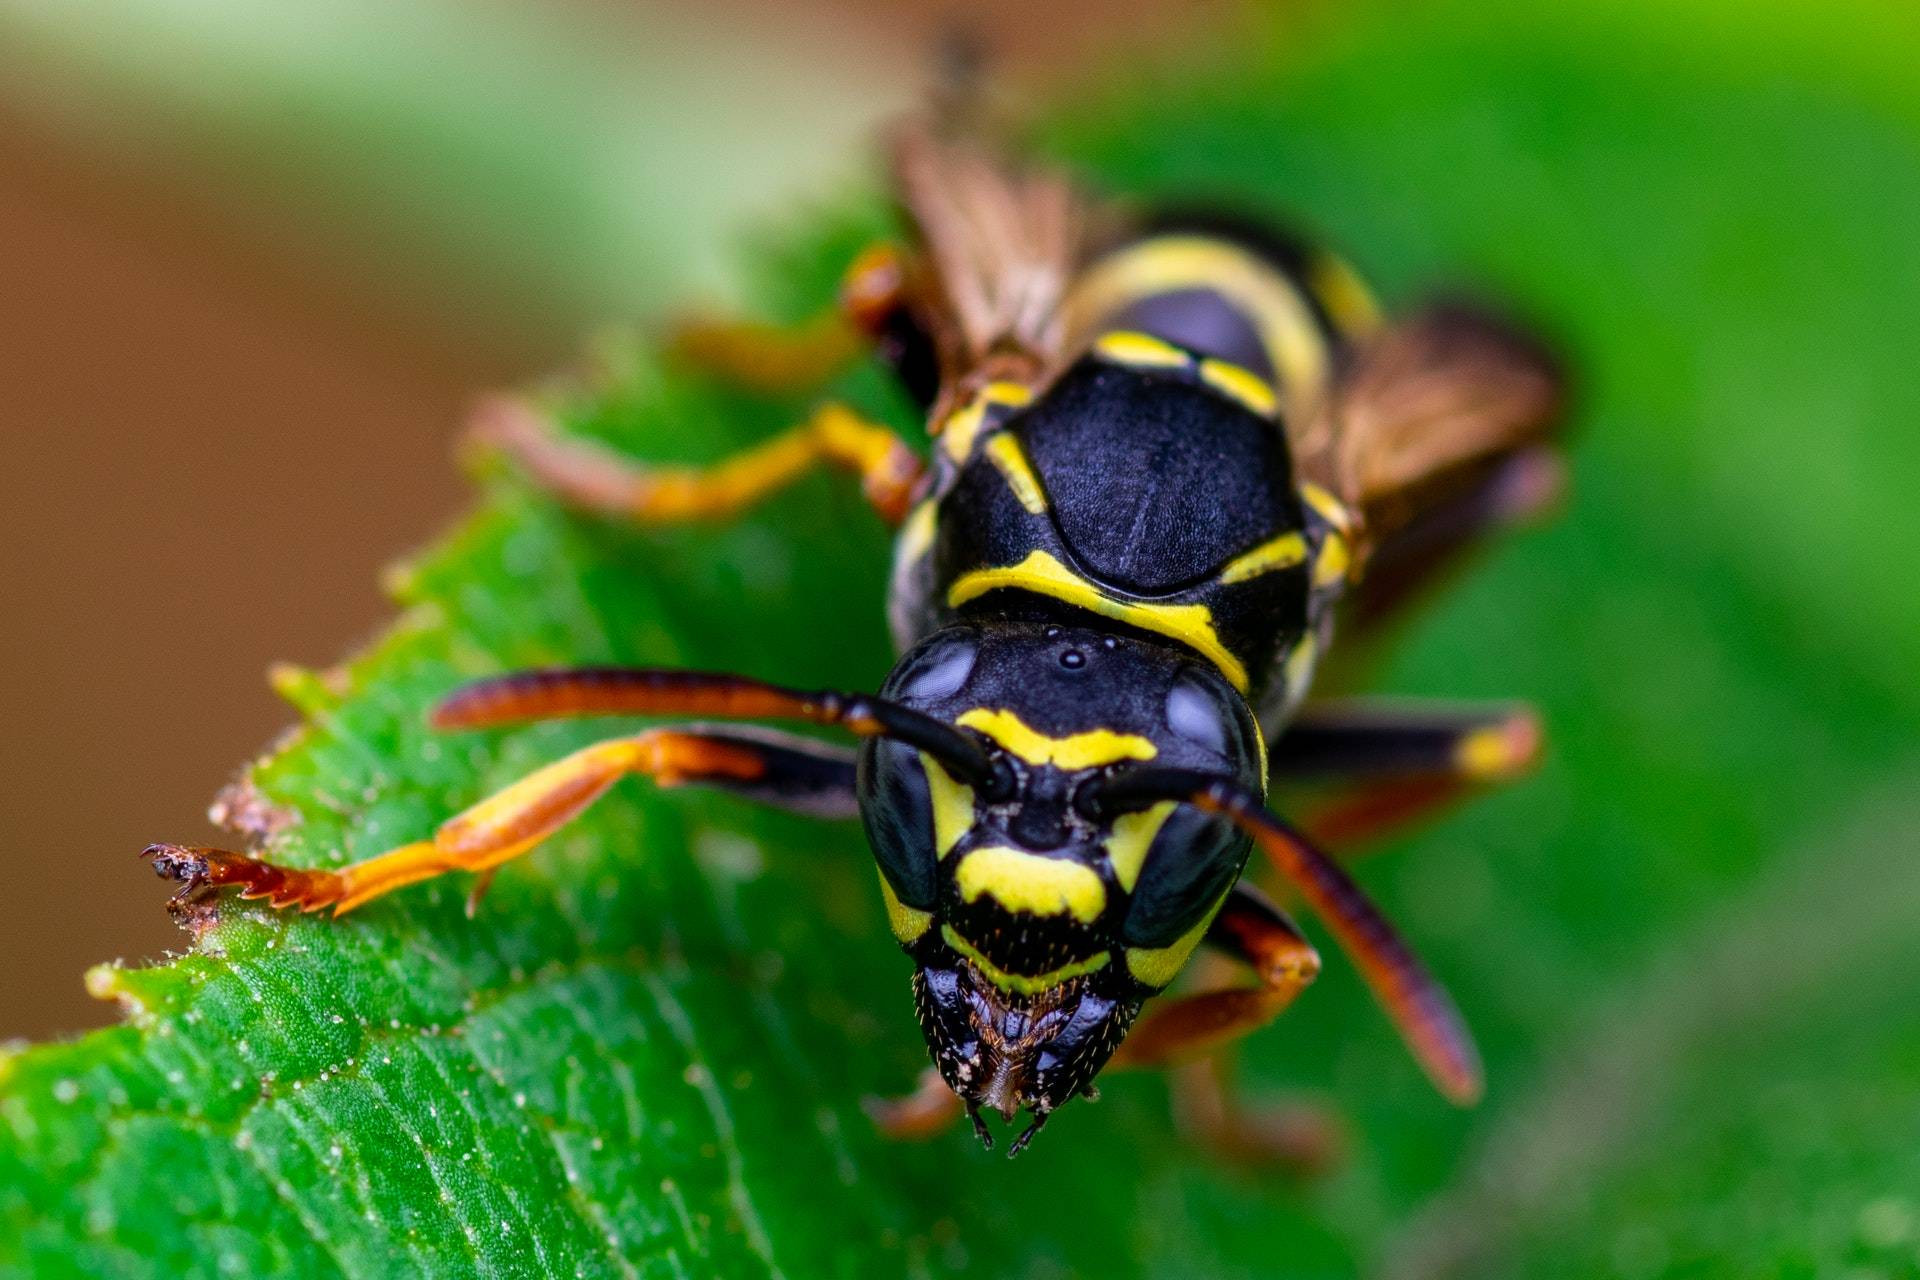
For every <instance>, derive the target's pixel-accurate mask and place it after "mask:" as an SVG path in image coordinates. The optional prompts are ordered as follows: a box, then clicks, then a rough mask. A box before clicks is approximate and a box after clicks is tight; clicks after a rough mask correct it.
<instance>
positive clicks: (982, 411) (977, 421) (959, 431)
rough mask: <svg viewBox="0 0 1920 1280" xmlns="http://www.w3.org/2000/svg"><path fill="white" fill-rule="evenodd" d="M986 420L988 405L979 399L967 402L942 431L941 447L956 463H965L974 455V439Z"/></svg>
mask: <svg viewBox="0 0 1920 1280" xmlns="http://www.w3.org/2000/svg"><path fill="white" fill-rule="evenodd" d="M986 420H987V406H986V404H985V403H984V402H983V401H981V400H979V399H977V398H976V399H973V400H969V401H967V403H965V404H963V405H961V406H960V407H959V408H958V409H955V410H954V411H953V413H952V415H951V416H949V417H948V418H947V423H946V426H944V427H942V428H941V429H940V447H941V448H943V449H945V450H946V451H947V456H948V457H949V458H952V459H953V460H954V461H955V462H965V461H966V460H967V458H968V456H969V455H970V454H972V453H973V441H974V437H976V436H978V435H979V434H980V427H981V424H982V423H984V422H985V421H986Z"/></svg>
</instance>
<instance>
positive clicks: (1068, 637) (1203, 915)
mask: <svg viewBox="0 0 1920 1280" xmlns="http://www.w3.org/2000/svg"><path fill="white" fill-rule="evenodd" d="M883 693H884V695H885V696H886V697H888V698H891V699H893V700H895V701H898V702H900V703H903V704H905V705H906V706H909V707H912V708H913V709H914V710H917V711H921V712H924V713H926V714H928V715H932V716H935V717H938V718H939V719H941V720H944V721H947V722H948V723H951V724H953V725H955V726H957V727H958V728H960V729H961V730H962V731H964V732H968V733H971V734H973V735H976V737H977V740H978V741H979V743H980V745H981V746H982V747H983V748H985V749H986V750H987V752H988V753H989V755H990V756H991V757H992V758H993V760H994V764H995V767H996V770H997V780H996V783H995V785H994V786H993V787H992V788H990V789H984V788H983V789H976V788H975V787H973V786H968V785H966V784H964V783H963V782H961V781H960V780H959V779H957V778H956V777H955V776H954V774H953V773H952V772H951V771H949V770H948V769H947V768H946V767H944V766H943V765H942V764H941V762H940V761H939V760H937V759H934V758H933V757H932V756H930V755H928V754H927V753H925V752H923V751H920V750H918V749H916V748H915V747H913V746H910V745H907V744H904V743H901V742H896V741H891V740H884V739H882V740H875V741H873V742H870V743H869V744H868V745H867V746H866V747H865V748H864V749H863V753H862V756H861V772H860V799H861V812H862V816H863V818H864V819H865V822H866V826H867V834H868V838H869V840H870V841H871V843H872V845H873V849H874V855H875V858H876V860H877V861H878V862H879V865H880V872H881V883H882V887H883V890H884V892H885V894H886V897H887V903H888V910H889V914H890V916H891V919H892V924H893V928H894V932H895V935H896V936H897V937H898V938H899V939H900V942H901V944H902V946H903V947H904V948H905V949H906V950H907V951H908V953H909V954H911V955H912V956H913V957H914V959H915V961H916V962H917V964H918V966H919V967H918V972H917V973H916V975H915V977H914V996H915V1005H916V1008H917V1010H918V1012H919V1015H920V1024H921V1028H922V1030H923V1031H924V1032H925V1033H926V1039H927V1045H928V1048H929V1049H930V1050H931V1052H932V1055H933V1060H934V1062H935V1063H936V1064H937V1065H938V1067H939V1069H940V1072H941V1075H942V1076H943V1077H944V1078H945V1079H946V1081H947V1083H948V1084H949V1085H950V1086H951V1087H952V1088H953V1090H954V1092H956V1093H957V1094H959V1095H960V1097H961V1098H962V1099H963V1100H965V1101H966V1102H967V1104H968V1107H969V1110H970V1111H972V1112H974V1113H975V1115H976V1123H978V1116H977V1113H978V1111H979V1110H981V1109H986V1110H992V1111H998V1112H1000V1113H1001V1115H1002V1116H1004V1117H1006V1118H1009V1119H1010V1118H1011V1117H1012V1116H1013V1114H1014V1113H1015V1112H1016V1111H1018V1110H1019V1109H1021V1108H1023V1107H1024V1108H1026V1109H1027V1110H1029V1111H1031V1112H1032V1113H1033V1115H1034V1117H1035V1127H1036V1128H1037V1127H1038V1123H1039V1122H1040V1121H1043V1120H1044V1119H1045V1118H1046V1117H1047V1116H1048V1115H1049V1114H1050V1113H1051V1112H1052V1111H1053V1110H1055V1109H1056V1108H1057V1107H1059V1106H1060V1105H1061V1104H1062V1103H1063V1102H1065V1101H1066V1100H1067V1099H1068V1098H1071V1097H1072V1096H1073V1095H1074V1094H1076V1093H1081V1092H1087V1091H1089V1086H1090V1085H1091V1082H1092V1080H1093V1077H1094V1076H1095V1074H1097V1073H1098V1071H1099V1070H1100V1068H1101V1067H1102V1066H1104V1065H1105V1063H1106V1061H1107V1059H1108V1058H1109V1057H1110V1056H1111V1055H1112V1053H1113V1051H1114V1050H1115V1049H1116V1048H1118V1046H1119V1044H1120V1042H1121V1040H1122V1039H1123V1038H1124V1037H1125V1036H1126V1033H1127V1030H1128V1028H1129V1027H1130V1026H1131V1025H1132V1023H1133V1019H1134V1016H1135V1015H1136V1014H1137V1013H1138V1012H1139V1009H1140V1005H1141V1002H1142V1001H1143V1000H1144V999H1145V998H1146V997H1147V996H1149V995H1151V994H1152V993H1153V992H1155V991H1157V990H1159V989H1160V988H1162V987H1164V986H1165V985H1166V984H1167V983H1168V982H1169V981H1171V980H1172V978H1173V976H1174V974H1175V972H1177V971H1178V969H1179V967H1180V965H1181V963H1182V962H1184V960H1185V959H1186V955H1187V953H1188V952H1189V951H1191V949H1192V947H1193V945H1194V944H1195V943H1196V942H1197V941H1198V939H1199V936H1200V933H1201V932H1203V931H1204V927H1205V924H1206V921H1207V919H1209V918H1210V916H1211V913H1212V911H1213V909H1214V908H1215V907H1216V906H1217V905H1218V903H1219V902H1220V900H1221V897H1222V896H1223V895H1224V894H1225V893H1226V891H1227V889H1228V888H1230V887H1231V885H1232V883H1233V881H1234V879H1235V878H1236V877H1237V876H1238V875H1239V871H1240V868H1241V866H1242V864H1243V863H1244V861H1245V858H1246V853H1247V848H1248V845H1247V841H1246V839H1245V838H1244V837H1243V836H1241V835H1239V834H1238V833H1237V832H1236V831H1235V830H1234V829H1233V828H1232V827H1231V826H1229V825H1228V824H1226V823H1224V822H1222V821H1220V820H1218V819H1216V818H1213V817H1211V816H1210V815H1207V814H1204V813H1201V812H1199V811H1198V810H1192V809H1188V808H1185V807H1183V806H1176V805H1174V804H1172V803H1168V804H1164V805H1159V806H1156V807H1155V808H1153V809H1151V810H1148V811H1146V812H1143V813H1137V814H1127V815H1123V816H1121V817H1119V818H1103V817H1101V816H1099V815H1097V814H1095V813H1093V812H1090V811H1089V807H1088V806H1086V805H1084V804H1082V803H1080V802H1079V797H1080V796H1081V793H1082V791H1083V789H1085V788H1086V786H1087V784H1088V783H1089V782H1090V781H1092V780H1093V779H1095V778H1098V777H1101V776H1104V775H1106V774H1108V773H1111V772H1113V771H1114V770H1116V769H1125V768H1128V767H1131V766H1133V765H1134V764H1136V763H1139V762H1146V761H1152V762H1153V763H1154V764H1155V765H1158V766H1167V767H1174V768H1187V769H1205V770H1208V771H1210V772H1213V773H1225V774H1227V775H1229V776H1234V777H1240V778H1246V779H1250V780H1251V783H1252V785H1254V786H1258V785H1259V782H1260V769H1261V765H1260V757H1259V751H1260V748H1259V740H1258V737H1257V734H1258V730H1257V728H1256V727H1255V725H1254V722H1253V716H1252V712H1251V711H1250V710H1249V709H1248V707H1247V704H1246V702H1245V700H1244V699H1243V698H1241V697H1240V696H1239V695H1238V694H1236V693H1235V692H1234V691H1233V689H1232V688H1231V687H1230V686H1229V685H1227V683H1226V682H1225V680H1224V679H1222V678H1221V676H1220V675H1219V674H1218V673H1217V672H1215V671H1213V670H1212V668H1210V667H1207V666H1205V665H1204V664H1202V663H1201V662H1200V661H1199V660H1197V659H1196V658H1194V657H1193V656H1192V655H1189V654H1187V653H1186V652H1185V651H1183V650H1178V649H1175V648H1173V647H1171V646H1169V645H1166V644H1165V643H1163V642H1159V641H1155V640H1152V639H1148V638H1134V637H1132V636H1120V635H1115V634H1109V633H1105V632H1102V631H1097V630H1093V629H1089V628H1084V627H1070V626H1066V625H1061V624H1057V623H1050V622H1048V621H1046V620H1044V619H1037V620H1014V619H1005V618H996V619H991V620H988V621H983V622H981V623H980V624H978V625H963V626H954V627H949V628H947V629H946V630H944V631H941V632H939V633H936V634H935V635H933V636H931V637H929V638H928V639H927V640H926V641H924V642H922V643H921V644H920V645H919V646H917V647H916V648H915V649H914V650H913V651H911V652H910V653H908V654H907V656H906V657H905V658H904V659H903V660H902V661H901V663H900V665H899V666H898V667H897V668H896V669H895V671H894V673H893V675H892V676H891V677H890V678H889V679H888V681H887V684H886V686H885V688H884V689H883ZM1031 1132H1032V1131H1031V1130H1029V1133H1028V1134H1027V1135H1023V1137H1022V1140H1021V1141H1022V1143H1024V1141H1025V1138H1026V1137H1027V1136H1030V1134H1031ZM982 1136H983V1138H984V1136H985V1134H984V1130H983V1131H982Z"/></svg>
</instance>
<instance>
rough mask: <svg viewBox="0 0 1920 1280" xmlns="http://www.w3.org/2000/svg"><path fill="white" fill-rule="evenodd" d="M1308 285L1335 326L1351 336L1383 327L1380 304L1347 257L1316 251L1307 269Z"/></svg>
mask: <svg viewBox="0 0 1920 1280" xmlns="http://www.w3.org/2000/svg"><path fill="white" fill-rule="evenodd" d="M1307 287H1308V288H1309V289H1312V290H1313V293H1314V296H1315V297H1316V298H1319V299H1320V305H1321V306H1323V307H1325V308H1326V309H1327V314H1328V315H1329V316H1331V317H1332V319H1333V323H1334V327H1335V328H1337V329H1339V330H1340V332H1341V333H1344V334H1346V335H1347V336H1348V337H1350V338H1364V337H1367V336H1369V335H1371V334H1373V333H1374V332H1376V331H1378V329H1379V328H1380V322H1381V319H1382V317H1381V313H1380V304H1379V303H1378V302H1377V301H1375V299H1374V296H1373V291H1372V290H1371V289H1369V288H1367V286H1366V283H1365V282H1364V281H1362V280H1361V279H1360V277H1359V276H1358V275H1357V274H1355V272H1354V270H1353V268H1352V267H1350V266H1348V265H1347V264H1346V262H1345V261H1344V260H1342V259H1340V258H1337V257H1335V256H1334V255H1333V254H1330V253H1318V254H1315V255H1314V257H1313V265H1312V266H1310V267H1309V268H1308V269H1307Z"/></svg>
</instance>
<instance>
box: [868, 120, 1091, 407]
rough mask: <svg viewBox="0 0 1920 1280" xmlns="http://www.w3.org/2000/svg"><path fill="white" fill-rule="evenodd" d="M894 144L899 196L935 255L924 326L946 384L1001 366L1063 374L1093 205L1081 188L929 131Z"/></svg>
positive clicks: (916, 126)
mask: <svg viewBox="0 0 1920 1280" xmlns="http://www.w3.org/2000/svg"><path fill="white" fill-rule="evenodd" d="M892 141H893V147H892V152H893V170H894V182H895V185H896V189H897V195H898V198H899V200H900V203H901V205H902V207H903V209H904V210H905V212H906V215H907V217H908V219H909V220H910V221H911V222H912V224H913V226H914V229H915V231H916V232H917V233H918V235H919V237H920V240H921V244H922V248H923V252H924V257H925V261H924V263H923V264H921V265H922V267H923V270H924V273H925V275H926V277H927V278H926V279H925V280H924V281H922V282H921V288H922V291H923V292H924V293H925V294H927V295H930V296H928V297H927V304H928V305H927V306H926V308H925V309H926V311H927V313H928V314H927V315H926V316H925V317H924V319H925V321H926V323H928V324H929V326H930V327H931V329H932V331H933V336H934V340H935V342H936V344H937V345H938V347H939V351H940V360H941V367H942V373H943V375H944V378H945V380H946V381H947V383H948V385H949V386H951V385H953V384H954V383H955V382H957V381H959V380H960V379H962V378H965V377H967V376H968V375H972V374H976V373H978V372H979V371H981V370H982V369H983V368H985V367H987V366H988V365H990V364H992V363H997V362H1010V363H1012V364H1013V365H1015V366H1018V365H1022V364H1024V365H1027V366H1029V369H1030V370H1031V371H1032V372H1034V373H1037V372H1038V371H1040V370H1045V369H1051V368H1054V367H1056V366H1057V364H1058V362H1059V360H1060V358H1061V356H1062V352H1061V349H1060V347H1061V343H1062V340H1063V332H1062V329H1063V327H1062V323H1061V313H1060V308H1061V301H1062V299H1063V298H1064V297H1065V294H1066V291H1067V288H1068V286H1069V285H1070V283H1071V282H1072V279H1073V276H1074V273H1075V272H1076V271H1077V270H1078V269H1079V268H1080V266H1081V265H1082V263H1083V261H1084V258H1085V252H1086V251H1085V241H1086V227H1087V222H1088V217H1087V207H1086V205H1085V202H1084V201H1083V200H1082V199H1081V197H1080V195H1079V193H1078V192H1077V191H1076V190H1075V189H1074V187H1073V185H1072V183H1070V182H1069V181H1068V180H1067V179H1066V177H1065V176H1063V175H1062V174H1060V173H1057V172H1055V171H1053V170H1050V169H1045V168H1039V167H1015V166H1014V165H1012V164H1011V163H1009V162H1008V161H1006V160H1004V159H1002V158H1001V157H999V156H997V155H995V154H994V153H992V152H991V151H989V150H988V149H987V148H986V147H985V146H984V145H983V144H981V143H979V142H978V141H975V140H973V139H971V138H968V137H949V136H945V135H943V134H942V133H940V132H938V131H937V130H936V128H935V127H934V126H933V125H931V124H928V123H925V122H913V123H910V124H907V125H904V126H902V127H901V128H900V129H898V130H897V131H896V132H895V134H894V136H893V140H892ZM1012 372H1014V373H1015V375H1016V376H1019V375H1020V373H1021V371H1020V370H1019V369H1018V368H1017V367H1016V368H1015V369H1014V370H1013V371H1012ZM994 376H999V375H998V373H996V374H995V375H994Z"/></svg>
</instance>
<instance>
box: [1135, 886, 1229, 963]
mask: <svg viewBox="0 0 1920 1280" xmlns="http://www.w3.org/2000/svg"><path fill="white" fill-rule="evenodd" d="M1232 892H1233V886H1231V885H1229V886H1227V888H1226V890H1225V891H1224V892H1222V893H1221V895H1220V896H1219V897H1218V898H1217V899H1215V900H1214V904H1213V906H1212V907H1210V908H1208V910H1207V913H1206V914H1205V915H1204V916H1201V917H1200V921H1199V923H1197V924H1195V925H1194V926H1193V928H1191V929H1189V930H1187V931H1186V932H1185V933H1183V934H1181V935H1180V936H1179V937H1178V938H1176V939H1174V941H1173V943H1172V944H1171V945H1169V946H1164V947H1128V948H1127V972H1129V973H1131V974H1132V975H1133V976H1134V977H1135V978H1137V979H1138V980H1139V981H1141V982H1143V983H1145V984H1146V985H1147V986H1149V987H1164V986H1166V985H1167V984H1168V983H1169V982H1172V981H1173V980H1174V979H1175V978H1177V977H1179V976H1180V970H1182V969H1184V968H1186V965H1187V958H1188V957H1189V956H1191V955H1192V954H1193V949H1194V948H1195V947H1197V946H1199V945H1200V939H1202V938H1204V937H1206V936H1207V929H1208V927H1209V926H1210V925H1212V924H1213V918H1214V917H1215V916H1217V915H1219V914H1220V908H1221V907H1223V906H1225V905H1226V901H1227V894H1229V893H1232Z"/></svg>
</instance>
